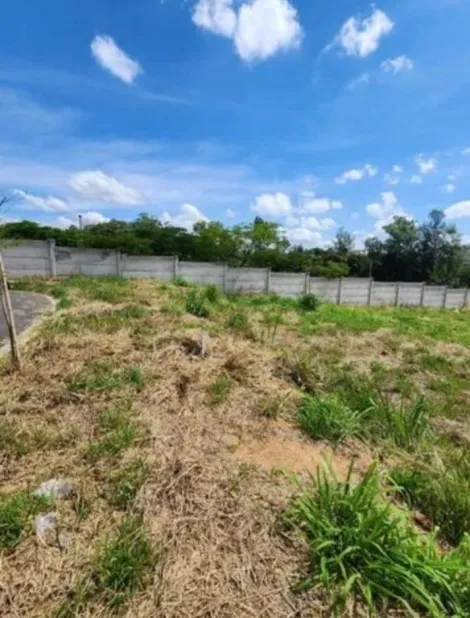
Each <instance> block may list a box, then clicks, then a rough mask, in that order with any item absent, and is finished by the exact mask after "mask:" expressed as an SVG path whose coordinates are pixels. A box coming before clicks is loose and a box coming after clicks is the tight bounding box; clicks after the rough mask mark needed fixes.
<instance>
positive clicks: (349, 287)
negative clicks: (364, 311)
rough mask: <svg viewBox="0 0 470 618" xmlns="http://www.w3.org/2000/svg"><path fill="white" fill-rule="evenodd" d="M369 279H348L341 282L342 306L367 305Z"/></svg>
mask: <svg viewBox="0 0 470 618" xmlns="http://www.w3.org/2000/svg"><path fill="white" fill-rule="evenodd" d="M369 287H370V279H361V278H355V277H354V278H352V277H351V278H350V279H342V280H341V304H342V305H367V304H368V303H369Z"/></svg>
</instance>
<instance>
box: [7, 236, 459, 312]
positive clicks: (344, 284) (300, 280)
mask: <svg viewBox="0 0 470 618" xmlns="http://www.w3.org/2000/svg"><path fill="white" fill-rule="evenodd" d="M3 256H4V261H5V267H6V270H7V273H8V276H9V277H11V278H16V277H26V276H39V277H54V276H59V277H61V276H66V275H72V274H77V275H78V274H80V275H97V276H104V275H108V276H109V275H114V276H117V275H120V276H123V277H128V278H131V277H132V278H134V277H136V278H138V277H149V278H154V279H162V280H164V281H170V280H172V279H174V278H175V277H176V276H181V277H184V278H185V279H187V280H188V281H191V282H193V283H199V284H202V285H209V284H215V285H217V286H218V287H220V288H221V289H224V290H225V291H226V292H248V293H250V292H251V293H259V294H263V293H268V292H269V293H274V294H279V296H286V297H291V298H295V297H296V296H298V295H299V294H303V293H305V292H306V291H310V292H311V293H312V294H316V295H317V296H319V297H320V298H322V299H323V300H326V301H329V302H331V303H335V304H342V305H358V306H367V305H370V306H380V305H384V306H394V305H399V306H410V307H419V306H423V307H437V308H448V309H457V308H459V307H464V306H467V307H468V306H469V305H470V295H469V292H468V290H467V289H451V288H447V287H446V286H432V285H423V284H422V283H385V282H380V281H371V280H370V279H359V278H353V277H350V278H347V279H341V280H340V279H336V280H333V281H331V280H328V279H321V278H318V277H307V276H306V275H305V274H304V273H272V272H271V271H270V269H269V268H267V269H266V268H228V267H227V266H225V265H224V264H214V263H211V262H184V261H181V262H180V261H179V260H178V259H177V258H173V257H160V256H154V255H151V256H147V255H145V256H133V255H124V254H121V253H119V252H118V251H112V250H100V249H79V248H70V247H56V246H55V245H54V242H53V241H52V242H43V241H28V242H19V243H13V244H12V245H11V246H10V247H9V248H8V249H6V250H4V252H3Z"/></svg>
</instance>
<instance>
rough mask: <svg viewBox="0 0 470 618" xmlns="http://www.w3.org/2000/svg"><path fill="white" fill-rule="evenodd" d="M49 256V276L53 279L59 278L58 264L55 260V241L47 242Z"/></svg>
mask: <svg viewBox="0 0 470 618" xmlns="http://www.w3.org/2000/svg"><path fill="white" fill-rule="evenodd" d="M47 255H48V258H49V274H50V276H51V277H56V276H57V263H56V259H55V239H54V238H52V239H50V240H48V241H47Z"/></svg>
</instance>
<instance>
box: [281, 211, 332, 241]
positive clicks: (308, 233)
mask: <svg viewBox="0 0 470 618" xmlns="http://www.w3.org/2000/svg"><path fill="white" fill-rule="evenodd" d="M335 227H336V221H335V220H334V219H330V218H324V219H317V218H316V217H302V216H301V217H288V218H287V219H286V222H285V227H284V228H283V229H282V232H283V233H284V235H285V236H286V237H287V238H288V240H289V241H290V242H291V243H293V244H302V245H304V246H306V247H312V246H315V245H317V246H318V245H323V244H325V239H324V238H323V234H322V232H328V231H330V230H332V229H333V228H335Z"/></svg>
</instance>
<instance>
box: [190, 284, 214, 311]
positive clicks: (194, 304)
mask: <svg viewBox="0 0 470 618" xmlns="http://www.w3.org/2000/svg"><path fill="white" fill-rule="evenodd" d="M185 306H186V311H187V312H188V313H191V314H192V315H195V316H196V317H198V318H208V317H210V315H211V313H212V307H211V305H210V302H209V300H208V299H207V297H206V296H205V294H204V292H199V291H198V290H196V289H194V288H193V289H191V290H189V292H188V294H187V296H186V303H185Z"/></svg>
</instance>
